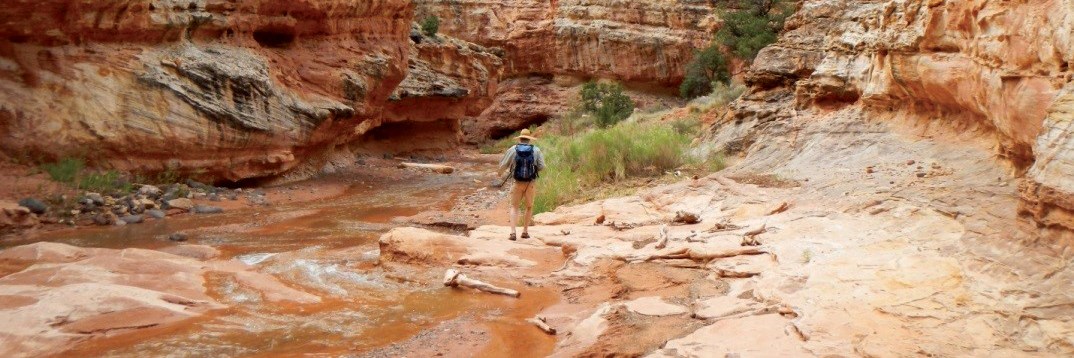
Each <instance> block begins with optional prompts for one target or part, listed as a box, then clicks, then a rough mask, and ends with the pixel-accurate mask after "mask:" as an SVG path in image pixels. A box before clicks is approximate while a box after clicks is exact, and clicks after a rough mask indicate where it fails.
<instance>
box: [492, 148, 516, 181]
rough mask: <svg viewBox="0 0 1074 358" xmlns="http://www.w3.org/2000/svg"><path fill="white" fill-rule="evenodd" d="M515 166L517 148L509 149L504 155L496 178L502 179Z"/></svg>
mask: <svg viewBox="0 0 1074 358" xmlns="http://www.w3.org/2000/svg"><path fill="white" fill-rule="evenodd" d="M514 164H515V146H513V145H512V146H511V148H507V151H506V152H504V153H503V159H500V167H499V168H498V169H497V170H496V176H497V177H500V178H502V177H503V176H504V175H505V174H504V173H505V172H508V171H509V170H510V169H511V166H512V165H514Z"/></svg>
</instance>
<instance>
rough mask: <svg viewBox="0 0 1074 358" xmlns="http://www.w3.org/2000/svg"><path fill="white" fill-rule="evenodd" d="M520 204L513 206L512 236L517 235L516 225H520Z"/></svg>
mask: <svg viewBox="0 0 1074 358" xmlns="http://www.w3.org/2000/svg"><path fill="white" fill-rule="evenodd" d="M517 224H518V206H515V205H512V206H511V237H514V236H515V226H518V225H517Z"/></svg>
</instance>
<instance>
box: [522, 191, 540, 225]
mask: <svg viewBox="0 0 1074 358" xmlns="http://www.w3.org/2000/svg"><path fill="white" fill-rule="evenodd" d="M536 197H537V188H536V185H534V183H533V182H530V183H529V184H528V186H527V187H526V192H525V194H524V195H523V196H522V202H523V203H524V204H523V205H525V206H526V211H525V214H524V216H523V217H522V220H523V221H522V237H524V238H529V237H530V224H531V222H532V221H533V200H534V199H535V198H536Z"/></svg>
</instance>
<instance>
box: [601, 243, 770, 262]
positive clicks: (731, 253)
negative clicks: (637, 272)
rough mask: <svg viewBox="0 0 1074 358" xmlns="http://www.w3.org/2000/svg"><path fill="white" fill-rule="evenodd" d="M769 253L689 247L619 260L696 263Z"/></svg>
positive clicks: (752, 248)
mask: <svg viewBox="0 0 1074 358" xmlns="http://www.w3.org/2000/svg"><path fill="white" fill-rule="evenodd" d="M768 253H769V252H768V251H765V250H763V249H761V248H758V247H752V246H751V247H738V248H731V249H723V250H716V251H709V250H695V249H692V248H689V247H682V248H677V249H667V250H662V251H659V252H656V253H654V254H652V255H626V256H619V257H617V258H618V259H620V260H623V261H627V262H646V261H653V260H692V261H696V262H710V261H712V260H715V259H721V258H728V257H735V256H746V255H764V254H768Z"/></svg>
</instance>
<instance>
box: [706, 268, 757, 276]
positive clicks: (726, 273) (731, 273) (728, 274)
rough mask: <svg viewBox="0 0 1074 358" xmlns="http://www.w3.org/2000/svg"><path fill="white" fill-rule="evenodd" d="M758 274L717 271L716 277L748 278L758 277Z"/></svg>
mask: <svg viewBox="0 0 1074 358" xmlns="http://www.w3.org/2000/svg"><path fill="white" fill-rule="evenodd" d="M760 274H761V273H760V272H743V271H731V270H724V269H717V270H716V276H717V277H720V278H750V277H753V276H757V275H760Z"/></svg>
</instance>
